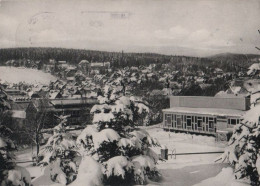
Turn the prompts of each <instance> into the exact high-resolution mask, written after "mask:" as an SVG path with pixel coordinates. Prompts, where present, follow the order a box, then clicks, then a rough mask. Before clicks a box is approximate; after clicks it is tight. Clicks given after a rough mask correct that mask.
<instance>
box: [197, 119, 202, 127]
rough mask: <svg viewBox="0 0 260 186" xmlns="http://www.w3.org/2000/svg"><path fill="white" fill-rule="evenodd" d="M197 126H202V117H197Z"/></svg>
mask: <svg viewBox="0 0 260 186" xmlns="http://www.w3.org/2000/svg"><path fill="white" fill-rule="evenodd" d="M197 123H198V127H202V117H198V121H197Z"/></svg>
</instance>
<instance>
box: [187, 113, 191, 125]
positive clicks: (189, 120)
mask: <svg viewBox="0 0 260 186" xmlns="http://www.w3.org/2000/svg"><path fill="white" fill-rule="evenodd" d="M187 126H188V127H191V117H190V116H187Z"/></svg>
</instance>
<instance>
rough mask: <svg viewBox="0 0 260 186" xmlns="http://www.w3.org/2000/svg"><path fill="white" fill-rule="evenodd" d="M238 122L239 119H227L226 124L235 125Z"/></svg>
mask: <svg viewBox="0 0 260 186" xmlns="http://www.w3.org/2000/svg"><path fill="white" fill-rule="evenodd" d="M239 123H240V121H239V119H230V118H229V119H228V124H229V125H236V124H239Z"/></svg>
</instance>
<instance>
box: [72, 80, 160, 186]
mask: <svg viewBox="0 0 260 186" xmlns="http://www.w3.org/2000/svg"><path fill="white" fill-rule="evenodd" d="M123 94H124V93H122V92H120V91H118V89H117V88H116V87H113V86H112V85H111V84H110V85H106V86H105V88H104V96H99V97H98V100H99V104H98V105H95V106H94V107H93V108H92V109H91V112H92V113H93V114H94V117H93V125H90V126H87V127H86V128H85V129H84V130H83V131H82V133H81V134H80V135H79V136H78V139H77V144H78V145H79V147H80V149H81V154H82V155H83V162H84V159H85V158H86V157H87V159H89V157H92V161H95V162H96V163H98V165H100V166H101V167H102V170H103V171H102V175H103V179H102V182H103V184H104V185H133V184H145V183H147V181H148V180H149V179H152V178H154V177H157V176H159V175H160V174H159V172H158V170H157V169H156V166H155V164H156V162H157V161H158V157H157V155H156V153H154V152H153V151H152V149H151V148H150V147H151V146H154V145H159V144H158V142H157V140H156V139H154V138H152V137H150V136H149V134H148V133H147V132H146V131H144V130H140V129H139V130H138V129H137V128H136V127H135V124H136V119H135V118H138V117H137V116H136V114H142V112H144V111H146V112H148V111H149V108H148V107H147V106H145V105H144V104H142V103H141V102H140V100H137V99H136V98H134V97H126V96H124V95H123ZM97 169H98V167H97ZM93 179H95V178H93ZM76 181H77V180H76Z"/></svg>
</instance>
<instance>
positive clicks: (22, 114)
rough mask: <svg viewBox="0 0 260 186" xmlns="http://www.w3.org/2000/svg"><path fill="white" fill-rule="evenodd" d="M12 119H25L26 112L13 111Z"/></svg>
mask: <svg viewBox="0 0 260 186" xmlns="http://www.w3.org/2000/svg"><path fill="white" fill-rule="evenodd" d="M12 117H13V118H22V119H25V118H26V112H25V111H23V110H13V111H12Z"/></svg>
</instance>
